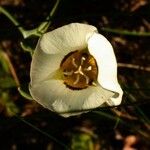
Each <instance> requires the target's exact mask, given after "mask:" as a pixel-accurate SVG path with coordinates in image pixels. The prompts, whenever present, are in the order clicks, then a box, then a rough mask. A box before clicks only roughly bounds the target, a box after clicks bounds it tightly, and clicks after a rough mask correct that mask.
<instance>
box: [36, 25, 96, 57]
mask: <svg viewBox="0 0 150 150" xmlns="http://www.w3.org/2000/svg"><path fill="white" fill-rule="evenodd" d="M95 31H97V29H96V28H95V27H94V26H91V25H86V24H80V23H72V24H69V25H65V26H63V27H60V28H58V29H55V30H53V31H51V32H48V33H45V34H44V35H43V36H42V38H41V40H40V43H39V44H40V45H41V49H42V50H43V51H44V52H45V53H48V54H56V53H63V54H64V55H66V54H68V53H69V52H71V51H75V50H80V49H85V48H86V47H87V43H86V38H87V36H90V34H93V32H95Z"/></svg>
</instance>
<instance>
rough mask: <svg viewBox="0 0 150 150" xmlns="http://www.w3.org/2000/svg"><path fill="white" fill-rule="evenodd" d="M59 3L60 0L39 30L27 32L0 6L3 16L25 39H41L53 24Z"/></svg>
mask: <svg viewBox="0 0 150 150" xmlns="http://www.w3.org/2000/svg"><path fill="white" fill-rule="evenodd" d="M59 3H60V0H57V1H56V3H55V5H54V7H53V9H52V10H51V12H50V14H49V15H48V17H47V18H46V21H45V22H42V23H41V24H40V25H39V26H38V27H37V28H35V29H32V30H25V29H24V28H23V27H21V26H20V24H19V22H18V21H17V20H16V19H15V18H14V17H13V16H12V15H11V14H10V13H9V12H8V11H7V10H5V9H4V8H3V7H1V6H0V12H1V13H2V14H4V15H5V16H6V17H7V18H8V19H9V20H10V21H11V22H12V23H13V24H14V25H15V26H17V27H18V30H19V31H20V33H21V34H22V36H23V38H24V39H26V38H28V37H31V36H37V37H40V36H41V35H42V34H43V33H44V32H45V31H46V30H47V29H48V27H49V26H50V24H51V23H52V21H51V20H52V17H53V16H54V14H55V12H56V10H57V8H58V5H59Z"/></svg>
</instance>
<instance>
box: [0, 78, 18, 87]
mask: <svg viewBox="0 0 150 150" xmlns="http://www.w3.org/2000/svg"><path fill="white" fill-rule="evenodd" d="M12 87H16V83H15V81H14V80H13V78H12V77H9V76H6V77H3V78H0V88H2V89H6V88H12Z"/></svg>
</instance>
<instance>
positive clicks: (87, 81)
mask: <svg viewBox="0 0 150 150" xmlns="http://www.w3.org/2000/svg"><path fill="white" fill-rule="evenodd" d="M83 76H84V77H85V80H86V84H89V82H90V78H89V77H88V76H86V75H85V74H84V75H83Z"/></svg>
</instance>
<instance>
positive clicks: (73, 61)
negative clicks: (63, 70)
mask: <svg viewBox="0 0 150 150" xmlns="http://www.w3.org/2000/svg"><path fill="white" fill-rule="evenodd" d="M72 64H73V66H74V67H75V68H78V65H77V64H76V62H75V58H72Z"/></svg>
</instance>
